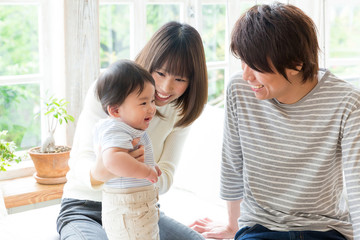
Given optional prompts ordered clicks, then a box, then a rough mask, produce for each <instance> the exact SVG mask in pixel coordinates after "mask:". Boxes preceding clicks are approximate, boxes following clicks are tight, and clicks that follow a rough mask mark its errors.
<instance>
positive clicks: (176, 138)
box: [151, 127, 190, 194]
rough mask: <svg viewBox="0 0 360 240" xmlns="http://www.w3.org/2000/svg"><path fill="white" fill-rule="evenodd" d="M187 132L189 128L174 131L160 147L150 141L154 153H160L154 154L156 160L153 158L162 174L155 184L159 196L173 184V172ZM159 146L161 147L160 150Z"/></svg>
mask: <svg viewBox="0 0 360 240" xmlns="http://www.w3.org/2000/svg"><path fill="white" fill-rule="evenodd" d="M189 130H190V129H189V127H187V128H178V129H174V130H173V131H171V132H170V134H169V135H167V137H166V138H165V141H164V142H163V143H162V144H161V145H160V144H159V145H156V144H158V143H157V142H156V141H153V140H152V141H153V142H152V144H153V148H154V152H155V151H159V152H160V154H155V156H158V158H157V159H156V158H155V161H156V162H157V164H158V166H159V168H160V169H161V172H162V174H161V176H160V178H159V181H158V182H157V185H158V187H159V189H160V191H159V192H160V194H164V193H166V192H167V191H168V190H169V189H170V187H171V185H172V184H173V181H174V174H175V170H176V168H177V166H178V164H179V160H180V158H181V154H182V150H183V145H184V143H185V140H186V137H187V135H188V133H189ZM151 138H152V139H153V136H151ZM155 139H156V138H155ZM160 146H163V147H162V148H161V147H160Z"/></svg>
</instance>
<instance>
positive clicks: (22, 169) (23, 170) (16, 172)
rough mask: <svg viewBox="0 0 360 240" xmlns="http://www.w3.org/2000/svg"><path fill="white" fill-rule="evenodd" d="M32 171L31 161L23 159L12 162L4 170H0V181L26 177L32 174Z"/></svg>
mask: <svg viewBox="0 0 360 240" xmlns="http://www.w3.org/2000/svg"><path fill="white" fill-rule="evenodd" d="M34 173H35V167H34V163H33V161H32V160H25V161H24V160H23V161H21V162H20V163H13V164H12V166H10V167H8V168H7V170H6V171H4V172H0V181H2V180H10V179H15V178H21V177H28V176H32V175H33V174H34Z"/></svg>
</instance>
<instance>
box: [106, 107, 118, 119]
mask: <svg viewBox="0 0 360 240" xmlns="http://www.w3.org/2000/svg"><path fill="white" fill-rule="evenodd" d="M107 111H108V113H109V115H110V116H111V117H120V113H119V106H107Z"/></svg>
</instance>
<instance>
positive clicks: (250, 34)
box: [230, 3, 319, 82]
mask: <svg viewBox="0 0 360 240" xmlns="http://www.w3.org/2000/svg"><path fill="white" fill-rule="evenodd" d="M230 49H231V51H232V53H233V54H234V55H235V56H236V57H239V58H240V59H241V60H242V61H243V62H244V63H246V65H248V66H249V67H250V68H252V69H254V70H256V71H259V72H266V73H273V72H274V71H273V69H272V67H271V65H270V62H271V63H272V64H273V66H274V68H275V69H276V70H277V71H278V72H279V73H280V74H282V75H283V76H284V77H285V78H286V79H287V80H288V78H287V76H286V72H285V69H286V68H287V69H293V70H297V67H298V66H302V68H301V70H300V72H301V73H302V75H303V82H306V81H308V80H309V81H311V80H313V79H314V77H315V76H316V74H317V71H318V70H319V65H318V51H319V45H318V40H317V30H316V26H315V24H314V22H313V21H312V20H311V18H310V17H308V16H307V15H306V14H305V13H304V12H303V11H302V10H301V9H299V8H297V7H295V6H293V5H290V4H282V3H273V4H271V5H256V6H254V7H252V8H250V9H249V10H248V11H246V12H245V13H244V14H243V15H242V16H241V17H240V18H239V20H238V21H237V22H236V24H235V26H234V28H233V31H232V36H231V45H230Z"/></svg>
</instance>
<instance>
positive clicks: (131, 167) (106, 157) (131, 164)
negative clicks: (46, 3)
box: [102, 148, 158, 183]
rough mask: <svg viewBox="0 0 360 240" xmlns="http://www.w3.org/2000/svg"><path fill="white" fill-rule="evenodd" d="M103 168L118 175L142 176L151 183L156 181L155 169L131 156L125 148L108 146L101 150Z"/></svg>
mask: <svg viewBox="0 0 360 240" xmlns="http://www.w3.org/2000/svg"><path fill="white" fill-rule="evenodd" d="M102 160H103V163H104V166H105V168H107V169H108V170H109V171H110V172H111V173H112V174H114V175H116V176H119V177H133V178H144V179H147V180H149V181H150V182H152V183H155V182H157V181H158V173H157V171H156V170H155V169H154V168H152V167H150V166H148V165H146V164H144V163H142V162H139V161H138V160H136V159H135V158H133V157H132V156H131V155H130V154H129V153H128V150H127V149H122V148H108V149H106V150H105V151H103V152H102Z"/></svg>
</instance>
